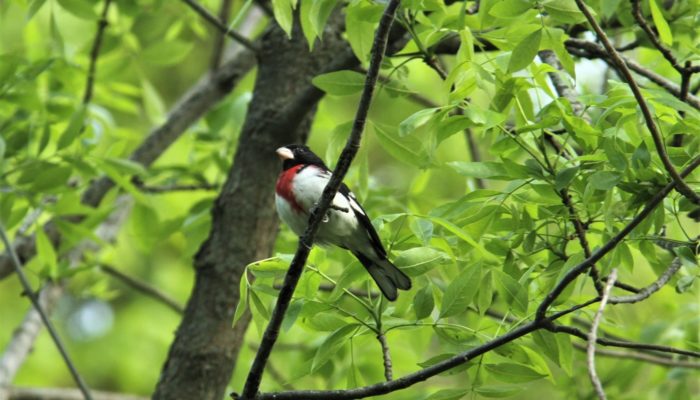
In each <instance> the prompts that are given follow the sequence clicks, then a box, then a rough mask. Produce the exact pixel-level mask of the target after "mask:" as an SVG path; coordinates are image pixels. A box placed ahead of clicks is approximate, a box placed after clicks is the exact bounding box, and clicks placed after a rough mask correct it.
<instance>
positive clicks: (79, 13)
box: [58, 0, 99, 20]
mask: <svg viewBox="0 0 700 400" xmlns="http://www.w3.org/2000/svg"><path fill="white" fill-rule="evenodd" d="M58 4H60V5H61V8H63V9H64V10H66V11H68V12H69V13H71V14H73V15H75V16H76V17H78V18H82V19H89V20H95V19H98V18H99V16H98V15H97V13H96V12H95V9H94V6H93V5H94V3H93V2H91V1H86V0H58Z"/></svg>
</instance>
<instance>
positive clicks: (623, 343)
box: [547, 324, 700, 358]
mask: <svg viewBox="0 0 700 400" xmlns="http://www.w3.org/2000/svg"><path fill="white" fill-rule="evenodd" d="M547 330H549V331H551V332H554V333H566V334H569V335H572V336H576V337H578V338H580V339H583V340H588V334H586V332H584V331H582V330H580V329H578V328H574V327H572V326H566V325H554V324H551V325H550V326H548V327H547ZM596 343H598V344H600V345H603V346H610V347H622V348H625V349H636V350H650V351H656V352H660V353H671V354H680V355H682V356H687V357H693V358H700V352H698V351H692V350H683V349H677V348H675V347H671V346H661V345H658V344H647V343H637V342H630V341H627V340H614V339H607V338H597V340H596Z"/></svg>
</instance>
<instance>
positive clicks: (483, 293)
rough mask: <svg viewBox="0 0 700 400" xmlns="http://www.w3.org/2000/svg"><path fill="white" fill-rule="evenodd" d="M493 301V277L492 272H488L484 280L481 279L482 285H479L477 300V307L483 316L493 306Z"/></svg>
mask: <svg viewBox="0 0 700 400" xmlns="http://www.w3.org/2000/svg"><path fill="white" fill-rule="evenodd" d="M492 301H493V276H492V275H491V271H486V273H485V274H484V276H483V278H481V285H479V294H478V295H477V298H476V305H477V307H478V309H479V312H480V313H481V314H482V315H483V313H484V312H486V310H487V309H488V308H489V307H490V306H491V302H492Z"/></svg>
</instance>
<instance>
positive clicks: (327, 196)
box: [241, 0, 399, 400]
mask: <svg viewBox="0 0 700 400" xmlns="http://www.w3.org/2000/svg"><path fill="white" fill-rule="evenodd" d="M398 6H399V0H391V1H390V2H389V4H388V5H387V7H386V9H385V10H384V14H383V15H382V18H381V20H380V21H379V26H378V27H377V32H376V34H375V38H374V43H373V44H372V50H371V53H370V63H369V68H368V71H367V78H366V80H365V87H364V89H363V91H362V96H361V97H360V103H359V104H358V107H357V113H356V115H355V122H354V123H353V127H352V131H351V132H350V137H349V138H348V140H347V143H346V145H345V148H344V149H343V151H342V153H341V154H340V158H339V160H338V163H337V165H336V168H335V171H334V172H333V175H332V176H331V179H330V180H329V182H328V184H327V185H326V187H325V189H324V190H323V194H322V195H321V198H320V199H319V202H318V205H317V206H316V207H315V208H314V209H313V210H312V211H311V215H310V216H309V225H308V227H307V228H306V231H305V232H304V235H302V236H301V238H300V239H299V245H298V247H297V251H296V254H295V255H294V259H293V260H292V262H291V264H290V266H289V270H288V271H287V274H286V276H285V278H284V284H283V286H282V289H281V290H280V293H279V295H278V297H277V303H276V305H275V308H274V310H273V311H272V316H271V318H270V322H269V323H268V326H267V328H266V329H265V333H264V334H263V338H262V341H261V343H260V347H259V348H258V352H257V354H256V356H255V360H254V361H253V366H252V367H251V369H250V371H249V373H248V378H247V379H246V382H245V386H244V388H243V393H242V394H241V399H245V400H247V399H253V398H255V396H256V394H257V393H258V388H259V387H260V381H261V379H262V373H263V370H264V369H265V364H266V363H267V359H268V358H269V356H270V353H271V352H272V347H273V346H274V344H275V342H276V341H277V337H278V336H279V329H280V326H281V324H282V320H283V319H284V314H285V312H286V310H287V308H288V307H289V302H290V301H291V298H292V295H293V294H294V289H295V288H296V284H297V282H298V281H299V278H300V277H301V273H302V271H303V269H304V264H305V263H306V259H307V258H308V256H309V252H310V251H311V247H312V245H313V239H314V236H315V235H316V232H317V231H318V228H319V227H320V223H321V220H322V219H323V216H325V215H326V212H327V211H328V208H329V207H330V204H331V201H332V199H333V197H334V196H335V194H336V192H337V191H338V189H339V188H340V185H341V183H342V180H343V177H344V176H345V174H346V173H347V171H348V169H349V168H350V164H351V163H352V160H353V158H354V156H355V154H356V153H357V151H358V150H359V147H360V140H361V138H362V132H363V130H364V127H365V122H366V119H367V114H368V112H369V106H370V103H371V101H372V94H373V92H374V87H375V85H376V83H377V78H378V76H379V69H380V67H381V62H382V59H383V57H384V53H385V52H386V48H387V42H388V39H389V32H390V29H391V24H392V22H393V20H394V14H395V13H396V9H397V8H398Z"/></svg>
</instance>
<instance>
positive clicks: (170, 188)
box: [134, 181, 219, 193]
mask: <svg viewBox="0 0 700 400" xmlns="http://www.w3.org/2000/svg"><path fill="white" fill-rule="evenodd" d="M134 183H135V186H136V187H137V188H139V190H140V191H142V192H144V193H170V192H194V191H197V190H205V191H216V190H218V189H219V185H214V184H211V183H201V184H193V185H164V186H149V185H146V184H144V183H143V182H140V181H137V182H134Z"/></svg>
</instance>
